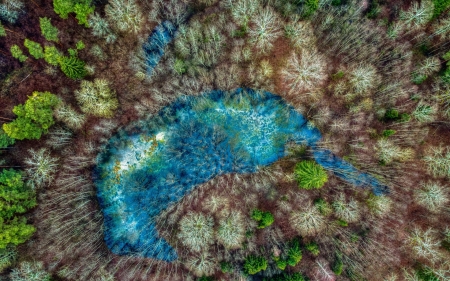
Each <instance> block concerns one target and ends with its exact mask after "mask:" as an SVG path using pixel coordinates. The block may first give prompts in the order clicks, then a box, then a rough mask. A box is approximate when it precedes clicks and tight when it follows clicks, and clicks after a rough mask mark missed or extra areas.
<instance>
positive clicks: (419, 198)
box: [414, 182, 450, 213]
mask: <svg viewBox="0 0 450 281" xmlns="http://www.w3.org/2000/svg"><path fill="white" fill-rule="evenodd" d="M448 190H449V188H448V187H446V186H442V185H440V184H439V183H437V182H428V183H422V184H421V188H420V189H417V190H415V192H414V199H415V200H416V202H417V203H418V204H419V205H421V206H423V207H424V208H427V209H428V210H429V211H430V212H433V213H439V212H440V211H441V210H442V209H443V208H445V206H446V205H447V203H448V202H449V201H450V198H449V196H448Z"/></svg>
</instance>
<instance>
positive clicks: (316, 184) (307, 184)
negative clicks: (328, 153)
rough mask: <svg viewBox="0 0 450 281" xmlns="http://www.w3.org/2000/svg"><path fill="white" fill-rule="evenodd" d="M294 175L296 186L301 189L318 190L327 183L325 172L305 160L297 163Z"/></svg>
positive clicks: (318, 166) (317, 165)
mask: <svg viewBox="0 0 450 281" xmlns="http://www.w3.org/2000/svg"><path fill="white" fill-rule="evenodd" d="M294 175H295V178H296V180H297V183H298V186H299V187H300V188H303V189H314V188H315V189H318V188H321V187H322V186H323V185H324V184H325V183H326V182H327V181H328V175H327V173H326V172H325V170H324V169H323V168H322V166H320V165H319V164H317V163H316V162H314V161H306V160H305V161H301V162H299V163H297V165H295V169H294Z"/></svg>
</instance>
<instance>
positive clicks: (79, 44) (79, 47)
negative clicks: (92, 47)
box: [76, 40, 86, 51]
mask: <svg viewBox="0 0 450 281" xmlns="http://www.w3.org/2000/svg"><path fill="white" fill-rule="evenodd" d="M85 47H86V45H84V42H83V41H81V40H79V41H78V42H77V44H76V48H77V50H79V51H80V50H83V49H84V48H85Z"/></svg>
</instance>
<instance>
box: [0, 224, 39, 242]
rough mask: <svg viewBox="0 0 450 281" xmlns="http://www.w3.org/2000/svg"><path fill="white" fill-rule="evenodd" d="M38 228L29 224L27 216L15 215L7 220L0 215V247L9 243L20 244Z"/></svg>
mask: <svg viewBox="0 0 450 281" xmlns="http://www.w3.org/2000/svg"><path fill="white" fill-rule="evenodd" d="M35 231H36V229H35V228H34V227H33V226H32V225H29V224H27V220H26V219H25V218H18V217H14V218H13V219H12V220H8V221H6V220H5V219H3V218H1V217H0V249H4V248H6V247H7V246H8V245H10V244H13V245H16V246H17V245H19V244H22V243H24V242H25V241H27V240H28V239H30V237H31V236H32V235H33V233H34V232H35Z"/></svg>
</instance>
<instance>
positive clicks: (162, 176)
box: [96, 89, 385, 261]
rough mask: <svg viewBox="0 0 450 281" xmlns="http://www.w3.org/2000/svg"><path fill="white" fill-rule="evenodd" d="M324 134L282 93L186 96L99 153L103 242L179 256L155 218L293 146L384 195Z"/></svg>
mask: <svg viewBox="0 0 450 281" xmlns="http://www.w3.org/2000/svg"><path fill="white" fill-rule="evenodd" d="M320 138H321V134H320V132H319V131H318V130H317V129H316V128H314V127H312V126H310V125H309V124H308V122H307V121H306V120H305V118H304V117H303V116H302V115H301V114H299V113H298V112H296V111H295V110H294V108H293V107H292V106H290V105H288V104H286V103H285V102H284V101H283V100H282V99H281V98H280V97H279V96H276V95H273V94H271V93H269V92H264V91H256V90H253V89H237V90H235V91H232V92H224V91H219V90H218V91H212V92H210V93H205V94H203V95H201V96H199V97H193V96H186V97H183V98H181V99H179V100H177V101H176V102H174V103H173V104H171V105H170V106H167V107H165V108H163V109H162V110H161V112H160V113H159V114H158V115H157V116H154V117H152V118H150V119H148V120H145V121H140V122H138V123H135V124H133V125H131V126H130V127H129V128H127V129H125V130H122V131H120V132H119V133H118V134H117V135H116V136H114V137H113V138H112V139H111V140H110V142H109V144H108V146H107V147H106V149H105V150H104V152H103V153H102V154H100V155H99V159H98V163H99V165H98V169H97V180H96V186H97V191H98V193H97V194H98V198H99V201H100V204H101V208H102V211H103V214H104V218H105V241H106V244H107V245H108V247H109V248H110V249H111V250H112V251H113V252H114V253H116V254H119V255H124V254H135V255H138V256H144V257H151V258H156V259H160V260H165V261H173V260H175V259H176V258H177V254H176V252H175V251H174V249H173V248H172V247H171V246H170V245H169V244H168V243H167V242H166V241H165V240H164V239H162V238H160V237H159V235H158V231H157V230H156V228H155V223H154V218H155V217H156V216H157V215H158V214H160V213H161V212H162V211H163V210H165V209H166V208H167V207H168V206H170V205H171V204H174V203H176V202H178V201H179V200H181V199H182V198H183V196H185V195H186V194H187V193H188V192H189V191H191V190H192V189H193V188H195V187H196V186H198V185H199V184H201V183H204V182H207V181H209V180H210V179H212V178H213V177H215V176H218V175H222V174H227V173H253V172H256V171H257V170H258V167H262V166H267V165H269V164H271V163H273V162H275V161H276V160H278V159H280V158H281V157H283V156H285V145H286V144H287V143H288V142H295V143H298V144H305V145H307V146H309V147H311V148H312V149H313V151H314V153H313V155H314V158H315V159H316V161H317V162H318V163H319V164H321V165H323V166H324V168H326V169H330V170H332V171H333V172H335V173H336V175H338V176H340V177H341V178H343V179H344V180H347V181H349V182H350V183H352V184H354V185H356V186H361V187H364V186H368V185H371V186H372V188H373V190H374V192H375V194H380V193H382V192H384V191H385V189H384V187H383V186H382V185H380V184H379V183H378V182H377V181H376V180H375V179H374V178H373V177H371V176H369V175H367V174H364V173H360V172H359V171H358V170H357V169H355V168H354V167H353V166H351V165H350V164H349V163H347V162H345V161H343V160H341V159H339V158H338V157H336V156H334V155H333V154H332V153H331V152H330V151H327V150H323V149H318V148H317V147H316V143H317V141H318V140H319V139H320Z"/></svg>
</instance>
